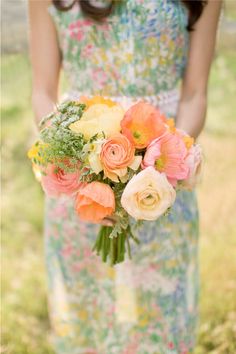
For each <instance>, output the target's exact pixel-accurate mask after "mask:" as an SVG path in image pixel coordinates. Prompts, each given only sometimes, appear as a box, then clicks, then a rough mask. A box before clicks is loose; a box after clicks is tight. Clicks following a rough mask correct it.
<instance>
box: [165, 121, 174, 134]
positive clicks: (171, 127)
mask: <svg viewBox="0 0 236 354" xmlns="http://www.w3.org/2000/svg"><path fill="white" fill-rule="evenodd" d="M166 124H167V125H168V128H169V131H170V132H171V133H175V131H176V128H175V121H174V118H168V119H167V121H166Z"/></svg>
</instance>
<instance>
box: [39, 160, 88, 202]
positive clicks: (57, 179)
mask: <svg viewBox="0 0 236 354" xmlns="http://www.w3.org/2000/svg"><path fill="white" fill-rule="evenodd" d="M43 172H44V174H42V176H41V183H42V188H43V190H44V192H45V193H46V194H47V195H49V196H59V195H61V194H67V195H73V194H75V193H76V192H77V191H78V189H79V188H80V185H81V182H80V180H79V178H80V171H79V168H78V170H76V171H75V172H71V173H68V172H65V171H64V170H63V169H62V168H60V167H58V166H55V165H54V164H49V165H48V166H47V168H46V169H45V171H43ZM45 174H46V175H45Z"/></svg>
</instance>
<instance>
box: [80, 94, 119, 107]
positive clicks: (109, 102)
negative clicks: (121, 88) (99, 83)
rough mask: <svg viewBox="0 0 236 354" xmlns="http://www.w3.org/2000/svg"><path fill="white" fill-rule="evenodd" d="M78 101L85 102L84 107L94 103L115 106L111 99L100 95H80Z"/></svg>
mask: <svg viewBox="0 0 236 354" xmlns="http://www.w3.org/2000/svg"><path fill="white" fill-rule="evenodd" d="M80 102H81V103H84V104H86V109H88V108H89V107H91V106H93V105H94V104H105V105H107V106H108V107H113V106H116V103H115V102H113V101H112V100H109V99H107V98H104V97H102V96H94V97H92V98H88V97H86V96H81V97H80Z"/></svg>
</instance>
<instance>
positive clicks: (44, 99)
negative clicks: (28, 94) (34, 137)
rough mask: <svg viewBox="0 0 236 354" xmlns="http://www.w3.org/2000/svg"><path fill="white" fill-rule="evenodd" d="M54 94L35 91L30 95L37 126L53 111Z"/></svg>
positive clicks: (55, 100) (55, 99)
mask: <svg viewBox="0 0 236 354" xmlns="http://www.w3.org/2000/svg"><path fill="white" fill-rule="evenodd" d="M56 96H57V95H56V94H48V93H47V92H40V91H36V92H34V93H33V94H32V106H33V111H34V115H35V121H36V124H37V125H38V124H39V122H40V120H41V119H42V118H43V117H44V116H46V115H47V114H49V113H50V112H51V111H53V110H54V108H55V104H56V102H57V97H56Z"/></svg>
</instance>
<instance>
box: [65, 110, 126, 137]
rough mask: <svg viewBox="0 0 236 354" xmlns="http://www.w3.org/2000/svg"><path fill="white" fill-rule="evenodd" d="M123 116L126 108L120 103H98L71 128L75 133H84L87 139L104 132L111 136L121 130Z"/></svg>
mask: <svg viewBox="0 0 236 354" xmlns="http://www.w3.org/2000/svg"><path fill="white" fill-rule="evenodd" d="M123 116H124V110H123V109H122V108H121V107H120V106H119V105H113V106H109V105H108V104H104V103H97V104H93V105H92V106H90V107H89V108H88V109H87V110H86V111H85V112H84V113H83V115H82V117H81V118H80V120H78V121H77V122H75V123H72V124H71V125H70V129H71V130H72V131H73V132H75V133H82V134H83V135H84V138H85V139H86V140H89V139H90V138H92V136H94V135H96V134H98V133H102V132H103V133H104V135H105V137H110V136H111V135H112V134H115V133H118V132H120V130H121V127H120V122H121V120H122V118H123Z"/></svg>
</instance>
